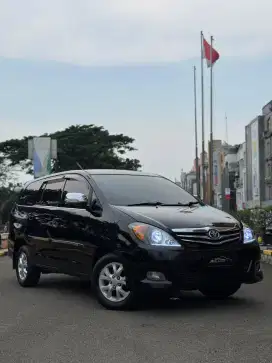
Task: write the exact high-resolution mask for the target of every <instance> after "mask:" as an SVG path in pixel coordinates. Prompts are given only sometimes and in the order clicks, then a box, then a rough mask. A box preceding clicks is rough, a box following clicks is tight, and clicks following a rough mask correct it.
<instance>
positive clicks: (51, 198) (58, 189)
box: [42, 179, 64, 206]
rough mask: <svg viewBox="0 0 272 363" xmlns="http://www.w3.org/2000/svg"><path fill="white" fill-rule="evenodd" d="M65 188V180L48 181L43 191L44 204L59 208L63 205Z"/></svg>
mask: <svg viewBox="0 0 272 363" xmlns="http://www.w3.org/2000/svg"><path fill="white" fill-rule="evenodd" d="M63 187H64V179H63V180H53V181H48V182H47V183H46V185H45V188H44V191H43V195H42V203H43V204H46V205H51V206H58V205H59V204H60V203H61V195H62V190H63Z"/></svg>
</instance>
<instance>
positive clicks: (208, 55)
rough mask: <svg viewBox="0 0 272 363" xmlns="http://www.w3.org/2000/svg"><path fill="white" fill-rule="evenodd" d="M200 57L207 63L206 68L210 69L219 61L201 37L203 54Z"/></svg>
mask: <svg viewBox="0 0 272 363" xmlns="http://www.w3.org/2000/svg"><path fill="white" fill-rule="evenodd" d="M202 57H203V58H204V59H206V61H207V67H208V68H210V67H211V66H213V65H214V63H215V62H216V61H217V60H218V59H219V53H218V52H217V51H216V50H215V49H214V48H212V47H211V45H210V44H209V43H208V42H207V40H206V39H205V38H204V37H203V54H202Z"/></svg>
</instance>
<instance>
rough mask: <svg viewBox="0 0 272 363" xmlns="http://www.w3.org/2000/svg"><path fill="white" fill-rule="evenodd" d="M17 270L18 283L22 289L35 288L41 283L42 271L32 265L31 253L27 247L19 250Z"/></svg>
mask: <svg viewBox="0 0 272 363" xmlns="http://www.w3.org/2000/svg"><path fill="white" fill-rule="evenodd" d="M15 269H16V276H17V280H18V283H19V284H20V285H21V286H22V287H34V286H36V285H37V284H38V283H39V281H40V277H41V271H40V269H39V268H38V267H36V266H34V265H33V264H32V263H31V259H30V251H29V248H28V247H27V246H22V247H21V248H20V249H19V251H18V253H17V258H16V265H15Z"/></svg>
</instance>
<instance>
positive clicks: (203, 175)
mask: <svg viewBox="0 0 272 363" xmlns="http://www.w3.org/2000/svg"><path fill="white" fill-rule="evenodd" d="M200 42H201V123H202V160H201V164H202V198H203V200H204V201H205V200H206V193H205V190H206V185H205V127H204V76H203V32H202V31H201V32H200Z"/></svg>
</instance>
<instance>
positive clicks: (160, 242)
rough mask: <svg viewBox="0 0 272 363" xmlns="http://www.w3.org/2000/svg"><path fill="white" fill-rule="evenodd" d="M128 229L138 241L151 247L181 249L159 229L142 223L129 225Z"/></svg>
mask: <svg viewBox="0 0 272 363" xmlns="http://www.w3.org/2000/svg"><path fill="white" fill-rule="evenodd" d="M129 228H130V229H131V231H132V232H133V234H134V235H135V237H136V238H137V239H138V240H140V241H142V242H144V243H146V244H149V245H151V246H161V247H179V248H181V244H180V243H178V242H177V241H176V240H175V239H174V238H173V237H172V236H170V234H168V233H167V232H164V231H163V230H162V229H160V228H156V227H153V226H150V225H148V224H144V223H132V224H130V225H129Z"/></svg>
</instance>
